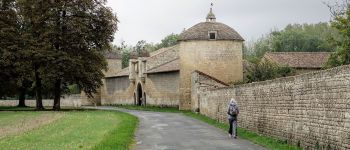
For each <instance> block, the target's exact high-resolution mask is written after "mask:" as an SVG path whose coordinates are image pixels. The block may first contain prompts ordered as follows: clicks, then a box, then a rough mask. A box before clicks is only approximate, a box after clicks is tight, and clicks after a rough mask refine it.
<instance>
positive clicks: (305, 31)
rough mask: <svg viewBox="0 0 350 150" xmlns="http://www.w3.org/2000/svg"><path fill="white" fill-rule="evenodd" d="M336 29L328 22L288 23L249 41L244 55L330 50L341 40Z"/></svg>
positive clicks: (258, 55) (259, 55)
mask: <svg viewBox="0 0 350 150" xmlns="http://www.w3.org/2000/svg"><path fill="white" fill-rule="evenodd" d="M341 39H342V38H341V36H340V35H339V33H338V31H337V30H336V29H335V28H333V27H331V25H330V24H329V23H318V24H289V25H287V26H286V27H285V28H284V29H283V30H280V31H278V30H275V31H271V32H270V33H269V34H267V35H265V36H263V37H261V38H259V39H258V40H256V41H254V42H251V43H249V44H248V45H246V46H247V52H246V56H255V57H259V58H261V57H262V56H263V55H264V54H265V52H268V51H274V52H325V51H326V52H332V51H334V50H335V49H336V47H337V45H336V43H335V42H334V40H341Z"/></svg>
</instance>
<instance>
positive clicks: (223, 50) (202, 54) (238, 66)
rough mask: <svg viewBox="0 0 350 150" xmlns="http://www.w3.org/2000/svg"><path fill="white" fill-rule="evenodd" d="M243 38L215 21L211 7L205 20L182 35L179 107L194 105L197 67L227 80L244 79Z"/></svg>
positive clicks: (231, 81) (219, 78) (184, 107)
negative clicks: (193, 78)
mask: <svg viewBox="0 0 350 150" xmlns="http://www.w3.org/2000/svg"><path fill="white" fill-rule="evenodd" d="M243 41H244V39H243V38H242V37H241V36H240V35H239V34H238V33H237V32H236V31H235V30H234V29H233V28H231V27H230V26H227V25H225V24H223V23H220V22H216V17H215V15H214V13H213V11H212V8H210V11H209V13H208V15H207V17H206V21H205V22H201V23H198V24H196V25H194V26H193V27H191V28H189V29H188V30H185V31H184V32H182V33H181V34H180V38H179V45H180V47H179V49H180V52H179V56H180V68H181V70H180V103H179V106H180V109H182V110H184V109H190V108H191V74H192V72H194V71H196V70H198V71H201V72H203V73H205V74H208V75H210V76H212V77H214V78H216V79H218V80H221V81H223V82H225V83H233V82H237V81H241V80H243V65H242V49H243Z"/></svg>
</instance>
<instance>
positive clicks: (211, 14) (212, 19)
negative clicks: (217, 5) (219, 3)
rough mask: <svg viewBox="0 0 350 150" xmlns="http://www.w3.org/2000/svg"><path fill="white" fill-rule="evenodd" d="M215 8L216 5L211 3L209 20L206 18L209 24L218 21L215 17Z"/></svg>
mask: <svg viewBox="0 0 350 150" xmlns="http://www.w3.org/2000/svg"><path fill="white" fill-rule="evenodd" d="M213 6H214V4H213V3H211V4H210V11H209V13H208V15H207V18H206V19H207V22H215V21H216V17H215V15H214V13H213Z"/></svg>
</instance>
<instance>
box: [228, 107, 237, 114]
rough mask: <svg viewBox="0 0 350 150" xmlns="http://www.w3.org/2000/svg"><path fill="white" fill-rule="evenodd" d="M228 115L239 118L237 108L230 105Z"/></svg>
mask: <svg viewBox="0 0 350 150" xmlns="http://www.w3.org/2000/svg"><path fill="white" fill-rule="evenodd" d="M227 114H229V115H231V116H237V107H236V106H232V105H230V106H229V108H228V112H227Z"/></svg>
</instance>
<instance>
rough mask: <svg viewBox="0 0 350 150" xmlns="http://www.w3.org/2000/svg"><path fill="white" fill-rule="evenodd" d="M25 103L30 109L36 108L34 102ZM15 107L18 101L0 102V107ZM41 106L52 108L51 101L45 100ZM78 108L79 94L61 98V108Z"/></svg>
mask: <svg viewBox="0 0 350 150" xmlns="http://www.w3.org/2000/svg"><path fill="white" fill-rule="evenodd" d="M25 103H26V106H30V107H35V106H36V101H35V100H26V101H25ZM17 105H18V100H0V106H17ZM43 105H44V106H45V107H52V106H53V100H51V99H50V100H48V99H45V100H43ZM80 106H81V102H80V94H76V95H66V96H64V97H63V98H61V107H75V108H78V107H80Z"/></svg>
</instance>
